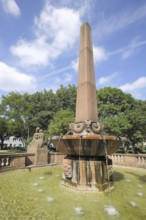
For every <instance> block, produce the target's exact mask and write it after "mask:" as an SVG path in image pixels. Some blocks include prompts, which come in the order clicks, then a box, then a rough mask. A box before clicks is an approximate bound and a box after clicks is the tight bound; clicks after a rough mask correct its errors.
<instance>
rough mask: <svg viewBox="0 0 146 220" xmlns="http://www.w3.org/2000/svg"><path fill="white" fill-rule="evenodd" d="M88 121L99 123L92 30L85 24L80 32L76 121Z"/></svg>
mask: <svg viewBox="0 0 146 220" xmlns="http://www.w3.org/2000/svg"><path fill="white" fill-rule="evenodd" d="M87 120H91V121H94V122H97V120H98V117H97V101H96V83H95V73H94V61H93V49H92V36H91V28H90V25H89V24H88V23H84V24H83V25H82V26H81V30H80V52H79V66H78V87H77V102H76V119H75V121H76V122H81V121H87Z"/></svg>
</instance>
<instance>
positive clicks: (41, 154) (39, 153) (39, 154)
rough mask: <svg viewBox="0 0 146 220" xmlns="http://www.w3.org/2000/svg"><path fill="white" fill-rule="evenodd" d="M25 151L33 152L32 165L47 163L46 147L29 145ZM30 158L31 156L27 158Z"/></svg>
mask: <svg viewBox="0 0 146 220" xmlns="http://www.w3.org/2000/svg"><path fill="white" fill-rule="evenodd" d="M27 153H34V154H35V156H34V157H33V161H32V164H33V165H46V164H48V148H47V146H43V147H42V148H36V147H35V146H29V147H28V150H27ZM29 159H30V160H31V157H30V158H29Z"/></svg>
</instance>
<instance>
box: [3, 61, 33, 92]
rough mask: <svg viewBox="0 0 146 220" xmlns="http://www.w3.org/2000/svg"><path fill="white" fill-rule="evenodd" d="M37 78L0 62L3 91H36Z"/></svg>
mask: <svg viewBox="0 0 146 220" xmlns="http://www.w3.org/2000/svg"><path fill="white" fill-rule="evenodd" d="M35 89H36V79H35V78H34V77H33V76H29V75H27V74H25V73H22V72H19V71H18V70H16V69H15V68H13V67H11V66H8V65H7V64H5V63H3V62H0V90H3V91H13V90H14V91H22V92H23V91H25V92H26V91H28V92H30V91H34V90H35Z"/></svg>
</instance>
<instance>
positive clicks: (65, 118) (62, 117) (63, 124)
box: [49, 109, 75, 136]
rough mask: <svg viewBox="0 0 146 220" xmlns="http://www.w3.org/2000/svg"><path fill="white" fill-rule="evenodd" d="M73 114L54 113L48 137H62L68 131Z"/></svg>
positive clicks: (71, 112)
mask: <svg viewBox="0 0 146 220" xmlns="http://www.w3.org/2000/svg"><path fill="white" fill-rule="evenodd" d="M74 120H75V119H74V112H73V111H70V110H63V109H62V110H60V111H58V112H56V114H55V116H54V118H53V120H52V122H51V123H50V125H49V136H53V135H64V134H65V133H67V131H68V130H69V124H70V123H71V122H74Z"/></svg>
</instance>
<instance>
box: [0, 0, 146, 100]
mask: <svg viewBox="0 0 146 220" xmlns="http://www.w3.org/2000/svg"><path fill="white" fill-rule="evenodd" d="M84 22H88V23H89V24H90V25H91V28H92V37H93V50H94V64H95V72H96V86H97V88H98V89H99V88H103V87H105V86H111V87H114V88H120V89H122V90H123V91H124V92H127V93H131V94H132V95H133V96H134V97H135V98H137V99H142V100H145V99H146V1H145V0H128V1H127V0H118V1H117V0H78V1H73V0H39V1H36V0H29V1H26V0H21V1H20V0H0V97H1V96H2V95H7V94H8V93H9V92H11V91H18V92H21V93H24V92H29V93H33V92H35V91H41V90H44V89H52V90H53V91H54V92H55V91H56V89H58V88H59V87H60V85H64V86H67V85H68V84H75V85H76V82H77V66H78V64H77V60H78V50H79V31H80V26H81V24H82V23H84Z"/></svg>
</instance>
